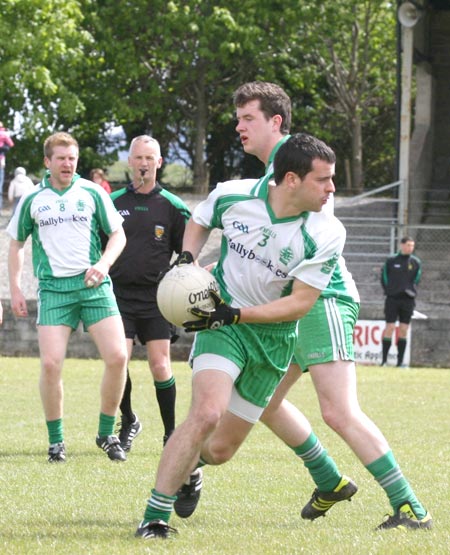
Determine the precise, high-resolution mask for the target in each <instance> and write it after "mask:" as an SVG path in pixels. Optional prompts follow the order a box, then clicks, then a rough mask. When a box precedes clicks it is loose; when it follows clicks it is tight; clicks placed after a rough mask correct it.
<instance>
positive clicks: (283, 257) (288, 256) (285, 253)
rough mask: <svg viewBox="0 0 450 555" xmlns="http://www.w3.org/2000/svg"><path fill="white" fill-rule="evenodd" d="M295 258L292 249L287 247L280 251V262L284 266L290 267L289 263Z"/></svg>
mask: <svg viewBox="0 0 450 555" xmlns="http://www.w3.org/2000/svg"><path fill="white" fill-rule="evenodd" d="M293 258H294V253H293V252H292V249H291V247H285V248H284V249H281V251H280V258H279V260H280V262H281V263H282V264H284V265H286V266H287V265H288V264H289V262H290V261H291V260H292V259H293Z"/></svg>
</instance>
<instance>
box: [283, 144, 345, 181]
mask: <svg viewBox="0 0 450 555" xmlns="http://www.w3.org/2000/svg"><path fill="white" fill-rule="evenodd" d="M317 158H318V159H319V160H324V161H325V162H328V163H329V164H334V163H335V162H336V154H335V153H334V151H333V149H332V148H331V147H329V146H328V145H327V144H325V143H324V142H323V141H321V140H320V139H318V138H317V137H314V136H313V135H308V134H307V133H296V134H295V135H292V137H289V139H288V140H287V141H286V142H285V143H283V144H282V145H281V146H280V148H279V149H278V152H277V153H276V154H275V159H274V161H273V169H274V179H275V183H276V184H277V185H278V184H279V183H281V182H282V181H283V179H284V176H285V175H286V173H287V172H294V173H296V174H297V175H298V176H299V177H301V178H302V179H303V178H304V177H305V175H306V174H307V173H309V172H310V171H311V170H312V163H313V160H316V159H317Z"/></svg>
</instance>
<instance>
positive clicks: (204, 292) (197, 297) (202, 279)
mask: <svg viewBox="0 0 450 555" xmlns="http://www.w3.org/2000/svg"><path fill="white" fill-rule="evenodd" d="M211 290H212V291H217V292H218V291H219V286H218V284H217V282H216V280H215V278H214V276H213V275H212V274H211V273H210V272H208V270H205V269H204V268H200V267H199V266H194V264H182V265H181V266H175V267H174V268H172V269H171V270H170V271H169V272H167V274H166V275H165V276H164V277H163V278H162V280H161V281H160V283H159V285H158V290H157V293H156V302H157V303H158V308H159V310H160V311H161V314H162V315H163V316H164V318H165V319H166V320H168V321H169V322H170V323H172V324H175V325H176V326H180V327H181V326H182V325H183V322H186V321H187V320H193V319H195V317H194V316H193V315H192V314H191V309H192V308H193V307H197V308H201V309H203V310H214V308H215V305H214V301H213V299H212V298H211V297H210V294H209V292H210V291H211Z"/></svg>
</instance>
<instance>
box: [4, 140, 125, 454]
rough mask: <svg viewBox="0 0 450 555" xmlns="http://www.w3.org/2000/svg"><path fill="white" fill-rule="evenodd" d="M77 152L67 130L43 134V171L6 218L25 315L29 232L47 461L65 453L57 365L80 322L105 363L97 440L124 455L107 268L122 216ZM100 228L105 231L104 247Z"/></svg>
mask: <svg viewBox="0 0 450 555" xmlns="http://www.w3.org/2000/svg"><path fill="white" fill-rule="evenodd" d="M78 154H79V148H78V143H77V142H76V140H75V139H74V138H73V137H72V136H71V135H69V134H68V133H63V132H60V133H55V134H53V135H51V136H50V137H48V138H47V140H46V141H45V143H44V163H45V166H46V168H47V172H46V174H45V177H44V179H43V180H42V182H41V183H40V184H39V186H38V187H36V188H35V189H33V191H31V192H30V193H28V194H26V195H24V196H23V197H22V198H21V200H20V202H19V205H18V207H17V210H16V211H15V213H14V216H13V218H12V220H11V222H10V223H9V225H8V228H7V231H8V233H9V235H10V236H11V243H10V249H9V279H10V290H11V307H12V310H13V313H14V314H15V315H16V316H18V317H27V316H28V311H27V304H26V300H25V297H24V295H23V293H22V291H21V288H20V281H21V275H22V268H23V248H24V244H25V241H26V239H27V238H28V236H30V235H31V236H32V240H33V268H34V273H35V275H36V277H37V278H38V280H39V290H38V316H37V326H38V327H37V330H38V340H39V351H40V358H41V377H40V393H41V399H42V404H43V408H44V413H45V418H46V424H47V430H48V438H49V444H50V446H49V450H48V460H49V462H65V460H66V448H65V442H64V428H63V384H62V367H63V363H64V358H65V354H66V349H67V344H68V341H69V338H70V335H71V333H72V331H73V330H75V329H76V328H77V327H78V325H79V323H80V322H82V323H83V325H84V327H85V328H86V329H87V330H88V331H89V333H90V334H91V336H92V338H93V340H94V342H95V344H96V345H97V347H98V350H99V353H100V355H101V356H102V358H103V360H104V363H105V370H104V375H103V382H102V387H101V406H100V416H99V426H98V435H97V438H96V443H97V445H98V447H100V448H101V449H103V450H104V451H105V452H106V453H107V455H108V457H109V458H110V459H111V460H117V461H124V460H126V456H125V453H124V451H123V450H122V448H121V446H120V442H119V440H118V438H117V437H116V436H115V435H114V434H113V430H114V425H115V418H116V413H117V409H118V406H119V402H120V399H121V397H122V391H123V388H124V384H125V371H126V360H127V349H126V343H125V334H124V330H123V325H122V320H121V318H120V314H119V311H118V308H117V304H116V300H115V297H114V294H113V292H112V287H111V281H110V279H109V277H108V271H109V268H110V266H111V265H112V263H113V262H114V261H115V260H116V258H117V257H118V256H119V254H120V252H121V251H122V249H123V247H124V246H125V242H126V239H125V234H124V231H123V229H122V221H123V219H122V217H121V216H120V214H119V213H118V212H117V211H116V209H115V208H114V205H113V203H112V201H111V199H110V198H109V196H108V195H107V194H106V193H105V192H104V191H103V189H101V188H100V187H98V186H97V185H95V184H94V183H92V182H91V181H87V180H85V179H82V178H80V176H79V175H77V174H76V173H75V171H76V167H77V162H78ZM100 230H102V231H103V232H104V233H105V234H106V235H108V242H107V245H106V248H105V249H104V251H103V252H102V250H101V241H100V235H99V231H100Z"/></svg>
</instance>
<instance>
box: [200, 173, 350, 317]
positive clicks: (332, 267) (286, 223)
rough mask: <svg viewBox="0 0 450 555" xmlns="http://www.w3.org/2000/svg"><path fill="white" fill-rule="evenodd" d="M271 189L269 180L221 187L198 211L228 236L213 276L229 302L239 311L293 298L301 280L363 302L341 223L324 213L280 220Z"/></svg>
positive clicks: (330, 294) (325, 293)
mask: <svg viewBox="0 0 450 555" xmlns="http://www.w3.org/2000/svg"><path fill="white" fill-rule="evenodd" d="M268 187H269V185H268V180H267V179H264V178H262V179H261V180H259V181H255V180H254V179H245V180H235V181H228V182H225V183H219V184H218V185H217V187H216V189H215V190H214V191H213V192H212V193H211V194H210V195H209V196H208V198H207V199H206V200H205V201H203V202H201V203H200V204H199V205H198V206H197V207H196V209H195V211H194V214H193V219H194V221H195V222H196V223H197V224H199V225H202V226H204V227H206V228H218V229H221V230H222V232H223V233H222V243H221V254H220V260H219V262H218V264H217V266H216V268H215V270H214V274H215V276H216V279H217V281H218V283H219V285H220V288H221V292H222V295H223V297H224V299H225V301H226V302H228V303H231V305H232V306H236V307H246V306H256V305H260V304H265V303H268V302H271V301H273V300H276V299H278V298H280V297H283V296H285V295H289V294H290V293H291V291H292V285H293V279H294V278H296V279H298V280H300V281H302V282H304V283H306V284H308V285H310V286H312V287H315V288H317V289H320V290H321V291H322V296H326V297H342V298H346V299H349V300H354V301H357V302H358V301H359V296H358V291H357V289H356V286H355V283H354V281H353V279H352V277H351V274H350V273H349V272H348V270H347V269H346V267H345V262H344V259H343V258H342V251H343V249H344V244H345V236H346V232H345V228H344V226H343V225H342V224H341V222H340V221H339V220H338V219H337V218H336V217H335V216H333V215H331V214H327V213H325V212H323V211H322V212H317V213H316V212H304V213H302V214H299V215H297V216H294V217H289V218H277V217H276V216H275V215H274V213H273V211H272V209H271V207H270V205H269V203H268Z"/></svg>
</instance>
